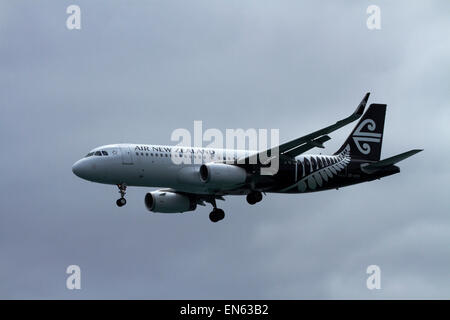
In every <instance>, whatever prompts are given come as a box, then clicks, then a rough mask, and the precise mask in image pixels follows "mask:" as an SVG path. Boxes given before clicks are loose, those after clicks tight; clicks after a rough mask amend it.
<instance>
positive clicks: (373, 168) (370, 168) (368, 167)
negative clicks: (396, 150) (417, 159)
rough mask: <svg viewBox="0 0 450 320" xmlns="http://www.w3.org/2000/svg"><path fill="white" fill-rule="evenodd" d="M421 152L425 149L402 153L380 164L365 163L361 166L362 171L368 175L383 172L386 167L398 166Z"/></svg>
mask: <svg viewBox="0 0 450 320" xmlns="http://www.w3.org/2000/svg"><path fill="white" fill-rule="evenodd" d="M420 151H423V149H414V150H410V151H407V152H403V153H400V154H398V155H396V156H393V157H390V158H386V159H384V160H381V161H378V162H374V163H369V164H367V163H365V164H362V165H361V170H362V171H364V172H366V173H374V172H377V171H379V170H382V169H384V168H386V167H389V166H392V165H393V164H396V163H397V162H400V161H402V160H405V159H406V158H409V157H411V156H413V155H415V154H416V153H418V152H420Z"/></svg>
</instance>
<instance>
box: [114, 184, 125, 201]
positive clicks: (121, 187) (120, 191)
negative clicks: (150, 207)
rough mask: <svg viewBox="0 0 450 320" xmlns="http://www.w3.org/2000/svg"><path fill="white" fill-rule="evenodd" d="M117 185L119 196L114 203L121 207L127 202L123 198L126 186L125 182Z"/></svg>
mask: <svg viewBox="0 0 450 320" xmlns="http://www.w3.org/2000/svg"><path fill="white" fill-rule="evenodd" d="M117 187H118V188H119V193H120V198H119V199H117V201H116V204H117V206H118V207H123V206H124V205H126V204H127V200H126V199H125V193H126V192H125V191H126V190H127V186H126V184H125V183H120V184H118V185H117Z"/></svg>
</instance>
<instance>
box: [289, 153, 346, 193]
mask: <svg viewBox="0 0 450 320" xmlns="http://www.w3.org/2000/svg"><path fill="white" fill-rule="evenodd" d="M320 157H321V159H323V160H325V161H322V162H323V163H324V162H326V163H327V165H326V166H324V167H323V168H320V169H319V166H318V165H316V167H313V162H312V161H311V157H308V156H305V157H304V159H306V160H307V161H308V162H307V163H309V166H310V170H309V172H311V173H310V174H308V175H306V176H304V177H303V178H302V179H300V180H299V181H298V182H297V183H295V184H293V185H291V186H289V187H288V188H285V189H283V190H281V191H287V190H290V189H292V188H294V187H297V189H298V191H299V192H305V191H307V190H315V189H316V188H317V187H322V186H323V185H324V184H326V183H327V182H328V181H329V180H330V179H332V178H333V177H334V176H336V175H337V174H338V173H339V172H341V171H342V170H344V169H345V167H347V165H348V164H349V163H350V160H351V157H350V145H348V144H347V146H346V147H345V148H344V150H342V151H341V153H339V154H338V155H336V156H320ZM305 163H306V161H304V162H303V164H305Z"/></svg>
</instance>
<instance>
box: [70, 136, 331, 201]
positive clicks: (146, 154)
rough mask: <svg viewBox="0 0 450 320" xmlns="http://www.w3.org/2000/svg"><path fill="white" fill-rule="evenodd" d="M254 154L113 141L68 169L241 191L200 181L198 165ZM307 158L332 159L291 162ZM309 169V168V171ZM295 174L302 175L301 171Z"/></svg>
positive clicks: (107, 177)
mask: <svg viewBox="0 0 450 320" xmlns="http://www.w3.org/2000/svg"><path fill="white" fill-rule="evenodd" d="M255 153H256V151H248V150H232V149H214V148H192V147H180V146H162V145H144V144H113V145H106V146H101V147H98V148H95V149H93V150H92V151H90V152H89V153H88V155H87V156H86V157H84V158H82V159H80V160H78V161H77V162H76V163H75V164H74V165H73V167H72V171H73V172H74V173H75V174H76V175H77V176H79V177H80V178H83V179H85V180H89V181H93V182H98V183H104V184H113V185H119V184H125V185H127V186H144V187H159V188H172V189H175V190H178V191H184V192H188V193H196V194H245V193H247V192H248V191H249V190H247V189H239V188H234V189H227V188H219V189H220V190H218V188H211V187H210V186H208V185H207V184H205V183H203V182H202V181H201V180H200V178H199V168H200V166H201V165H202V164H205V163H211V162H218V163H233V162H235V161H237V160H238V159H241V158H244V157H246V156H249V155H252V154H255ZM311 157H315V158H317V157H320V158H322V159H324V158H328V159H331V158H336V156H324V155H315V156H313V155H300V156H297V157H296V158H295V161H299V162H303V161H304V160H305V159H310V158H311ZM311 166H312V162H311ZM296 168H297V167H296ZM296 170H297V169H296ZM303 170H304V169H303ZM312 171H314V168H313V167H311V169H310V170H309V172H312ZM299 174H300V175H301V176H305V173H304V172H303V173H302V172H299ZM316 174H317V173H316ZM294 175H295V176H297V172H293V176H294ZM293 178H294V177H293Z"/></svg>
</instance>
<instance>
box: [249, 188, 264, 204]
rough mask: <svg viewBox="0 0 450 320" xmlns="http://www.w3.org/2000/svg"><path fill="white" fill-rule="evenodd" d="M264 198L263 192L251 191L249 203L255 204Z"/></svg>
mask: <svg viewBox="0 0 450 320" xmlns="http://www.w3.org/2000/svg"><path fill="white" fill-rule="evenodd" d="M261 200H262V193H261V192H259V191H257V192H250V193H249V194H248V195H247V202H248V203H249V204H252V205H253V204H255V203H257V202H260V201H261Z"/></svg>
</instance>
